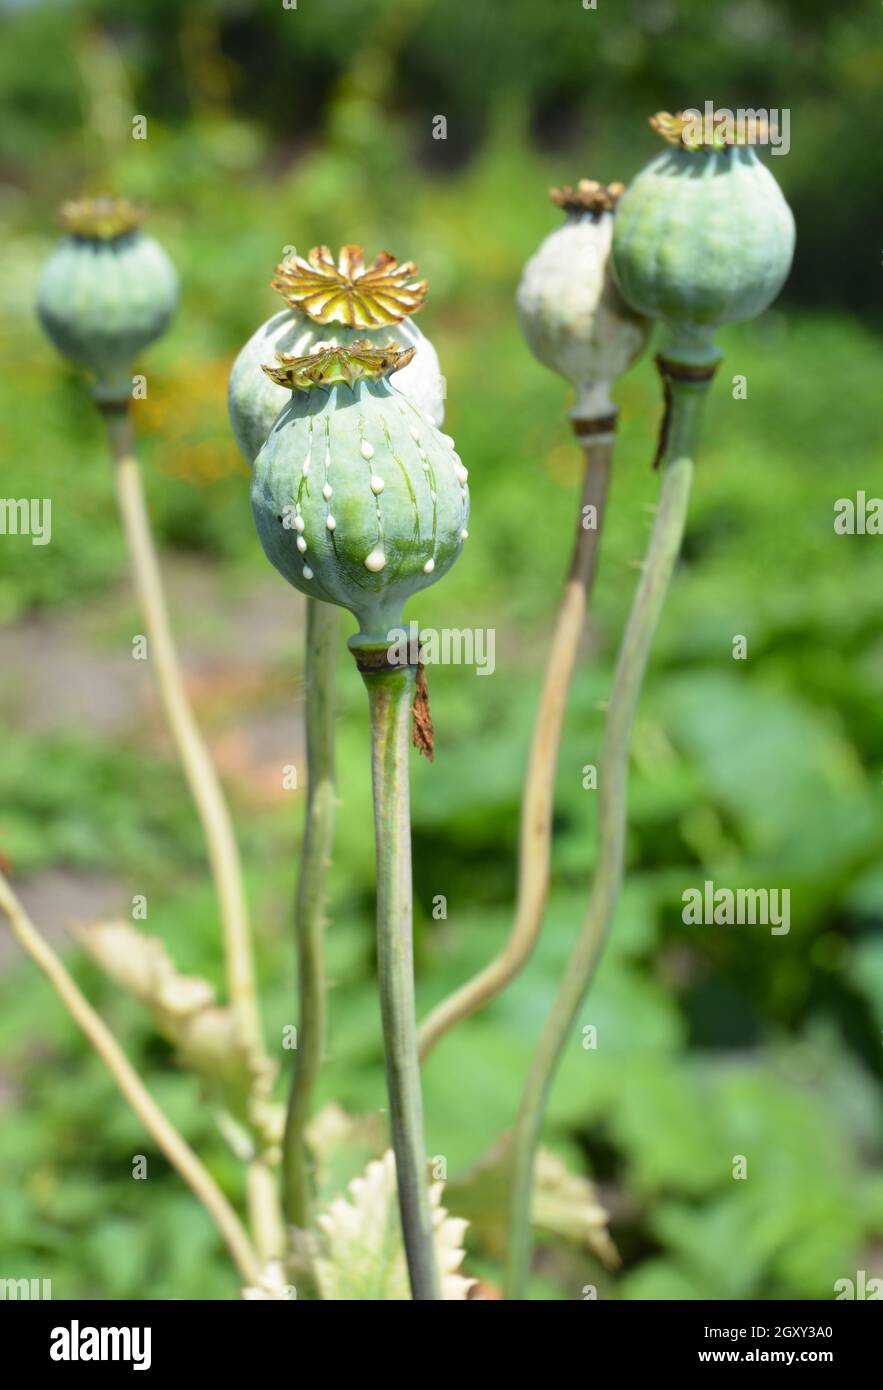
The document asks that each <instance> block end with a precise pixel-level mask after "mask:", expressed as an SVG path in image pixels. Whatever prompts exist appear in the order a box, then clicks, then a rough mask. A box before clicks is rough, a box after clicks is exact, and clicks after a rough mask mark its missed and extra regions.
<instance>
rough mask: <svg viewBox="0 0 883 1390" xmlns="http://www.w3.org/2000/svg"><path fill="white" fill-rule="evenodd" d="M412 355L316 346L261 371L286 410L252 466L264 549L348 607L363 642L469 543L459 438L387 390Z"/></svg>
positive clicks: (313, 589) (289, 573)
mask: <svg viewBox="0 0 883 1390" xmlns="http://www.w3.org/2000/svg"><path fill="white" fill-rule="evenodd" d="M413 352H414V349H413V348H409V349H407V350H406V351H403V352H401V351H398V349H397V347H396V345H395V344H393V345H391V346H390V347H388V348H375V347H373V346H372V345H371V344H370V342H355V343H352V344H350V346H349V347H341V346H328V345H324V344H320V345H319V346H318V347H317V348H316V350H315V351H314V352H312V353H310V354H307V355H305V356H302V357H294V358H291V357H285V356H284V355H280V357H279V365H278V366H276V367H265V368H264V371H265V372H266V374H267V376H268V377H269V378H270V379H271V380H272V381H274V382H275V383H276V384H277V385H279V386H283V387H286V388H287V389H288V392H289V402H288V405H286V406H285V407H284V409H283V410H282V412H281V414H280V415H279V416H278V418H277V420H276V423H275V424H274V425H273V428H272V429H271V431H270V434H269V436H268V438H267V441H266V443H265V444H264V447H263V448H262V449H261V451H260V453H259V454H258V457H257V459H256V460H255V465H254V477H253V480H252V489H251V502H252V511H253V513H254V518H255V524H256V526H257V530H258V535H259V537H260V540H261V544H262V546H263V548H264V552H265V554H266V556H267V558H268V559H269V560H270V562H271V563H272V564H273V565H275V567H276V569H278V570H279V572H280V574H282V575H283V576H284V577H285V578H286V579H287V580H288V582H289V583H290V584H293V585H294V587H295V588H296V589H300V590H301V591H302V592H303V593H305V594H308V595H310V596H311V597H312V598H318V599H324V600H325V601H326V602H328V603H336V604H339V605H340V606H341V607H343V608H348V609H349V610H350V612H351V613H352V614H353V615H354V616H355V617H356V619H357V621H358V622H359V625H360V628H361V636H363V637H364V638H365V639H366V640H379V641H383V640H385V639H386V636H387V634H388V632H389V631H390V629H392V628H395V627H397V626H400V625H401V620H402V606H403V604H404V602H405V600H406V599H407V598H409V597H410V595H411V594H413V593H415V592H417V590H419V589H424V588H426V587H427V586H428V585H430V584H434V583H435V582H436V580H438V579H440V578H441V576H442V575H443V574H444V573H445V572H446V571H447V570H448V569H450V567H451V565H452V564H453V563H454V561H455V560H456V558H457V556H458V555H459V553H460V551H461V549H462V547H463V542H464V541H465V539H466V536H467V531H466V525H467V521H468V518H469V490H468V487H467V485H466V479H467V472H466V469H465V468H464V467H463V464H462V463H461V462H460V459H459V457H458V455H457V453H456V451H455V449H454V441H453V440H452V439H451V438H450V437H449V436H448V435H446V434H442V433H441V431H440V430H439V429H438V428H437V427H436V426H435V425H434V424H432V423H431V422H430V421H429V420H428V419H427V417H426V416H425V415H424V414H423V413H422V412H421V411H420V410H419V409H418V408H417V406H416V405H415V404H414V402H413V401H411V400H409V399H408V398H407V397H406V396H404V395H403V394H402V393H401V392H400V391H397V390H396V389H395V388H394V387H393V386H392V385H391V382H390V377H391V376H392V374H393V373H396V372H400V371H401V369H402V368H403V367H406V366H407V365H408V362H409V361H410V360H411V357H412V355H413Z"/></svg>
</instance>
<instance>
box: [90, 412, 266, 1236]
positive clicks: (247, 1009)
mask: <svg viewBox="0 0 883 1390" xmlns="http://www.w3.org/2000/svg"><path fill="white" fill-rule="evenodd" d="M106 421H107V428H108V435H109V441H110V448H111V454H112V457H113V465H114V482H115V485H116V492H117V500H118V502H119V508H120V514H121V516H122V520H123V526H124V529H125V533H126V539H127V542H128V548H129V559H130V565H131V570H132V578H133V581H134V584H135V589H136V592H137V596H138V602H139V605H140V608H141V613H142V616H143V619H144V623H145V626H146V628H147V638H148V652H149V656H150V662H151V666H152V668H153V670H154V673H155V675H156V681H157V686H158V689H159V696H160V701H161V703H162V707H163V712H164V714H165V718H166V723H167V724H168V727H169V730H170V732H171V735H172V739H173V742H174V745H175V748H176V750H177V753H178V757H179V758H180V760H181V765H182V767H183V769H184V775H185V777H186V778H187V783H188V786H189V788H190V794H191V796H192V797H193V801H194V803H195V805H196V809H197V812H198V814H199V818H200V822H201V824H202V829H203V833H204V835H205V840H206V846H207V849H208V857H209V863H210V866H211V871H212V878H213V881H214V886H215V894H216V897H217V901H218V908H219V912H220V920H221V936H222V941H223V947H224V959H225V966H226V977H227V993H228V997H229V1000H230V1005H231V1008H232V1010H233V1015H234V1018H235V1020H236V1031H237V1040H238V1044H239V1047H240V1048H241V1050H242V1052H243V1055H244V1056H245V1057H246V1058H247V1059H248V1060H249V1062H250V1064H251V1065H252V1067H253V1070H254V1075H255V1078H256V1089H259V1088H260V1087H261V1086H262V1085H264V1086H266V1084H267V1078H268V1076H270V1075H271V1074H272V1066H271V1064H270V1062H269V1061H268V1059H267V1058H266V1055H265V1053H264V1044H263V1037H262V1030H261V1021H260V1014H259V1011H258V998H257V987H256V984H255V971H254V962H253V956H252V943H251V931H250V928H249V922H248V910H247V907H246V901H245V890H244V887H243V881H242V868H241V865H240V860H239V851H238V848H237V845H236V838H235V835H234V833H233V824H232V821H231V819H230V812H229V810H228V808H227V803H226V801H225V799H224V793H223V791H222V789H221V784H220V781H219V779H218V775H217V772H216V770H215V766H214V763H213V762H212V759H211V755H210V754H209V751H208V748H207V747H206V745H205V742H204V740H203V737H202V734H201V733H200V731H199V726H198V724H197V722H196V719H195V717H194V714H193V710H192V708H191V706H190V702H189V700H188V698H187V691H186V688H185V685H184V678H183V675H182V672H181V665H180V661H179V658H178V653H177V650H176V648H175V641H174V637H173V636H172V626H171V623H170V621H169V611H168V604H167V602H166V597H165V592H164V589H163V583H162V575H161V573H160V567H159V560H158V558H157V554H156V547H155V546H154V543H153V536H152V533H151V529H150V519H149V517H148V513H147V504H146V501H145V497H144V487H143V484H142V481H141V470H140V468H139V466H138V459H137V456H136V452H135V440H134V433H133V430H132V422H131V418H130V415H129V411H128V409H122V410H120V409H112V410H109V411H107V412H106ZM254 1161H255V1163H257V1164H261V1165H263V1164H264V1161H265V1160H264V1159H263V1158H262V1157H261V1155H259V1154H256V1155H255V1160H254ZM248 1191H249V1194H250V1197H251V1200H256V1201H258V1202H259V1203H260V1204H261V1206H260V1209H259V1210H252V1212H251V1224H252V1228H253V1229H254V1230H255V1231H256V1232H260V1233H262V1241H263V1243H264V1248H263V1249H262V1251H261V1253H262V1255H264V1256H265V1257H266V1258H268V1259H270V1258H272V1257H273V1256H274V1255H276V1254H279V1253H281V1250H282V1248H283V1244H284V1229H283V1225H282V1220H281V1212H280V1210H279V1200H278V1192H276V1189H275V1185H274V1184H269V1183H267V1182H265V1181H262V1180H260V1177H258V1180H257V1181H255V1182H249V1184H248ZM268 1241H269V1244H268V1243H267V1242H268Z"/></svg>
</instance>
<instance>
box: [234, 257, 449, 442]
mask: <svg viewBox="0 0 883 1390" xmlns="http://www.w3.org/2000/svg"><path fill="white" fill-rule="evenodd" d="M271 283H272V286H273V288H274V289H275V290H276V291H277V293H278V294H280V295H281V296H282V298H283V300H284V301H285V304H286V306H287V307H286V308H285V309H284V310H282V311H281V312H280V313H278V314H274V315H273V317H272V318H270V319H268V320H267V322H266V323H264V324H262V325H261V327H260V328H259V329H258V330H257V331H256V332H255V333H254V334H252V336H251V338H250V339H249V340H248V342H247V343H246V344H245V347H244V348H243V349H242V351H241V352H240V353H239V356H238V357H237V359H236V361H235V362H234V364H233V369H232V371H231V373H230V384H229V390H228V404H229V409H230V421H231V424H232V426H233V433H234V435H235V436H236V442H237V443H238V445H239V447H240V449H241V451H242V454H243V456H244V458H245V460H246V462H247V463H248V464H251V463H252V462H253V461H254V459H255V457H256V456H257V454H258V452H259V451H260V449H261V446H262V445H263V443H264V440H265V439H266V438H267V435H268V434H269V432H270V429H271V427H272V425H273V422H274V421H275V420H276V418H277V416H278V414H279V412H280V410H282V409H283V407H284V406H285V405H286V404H287V401H288V397H287V393H286V391H285V389H284V388H283V387H282V386H281V385H280V383H279V382H278V381H277V380H276V378H275V377H273V375H272V374H269V375H267V374H265V373H264V372H262V371H261V368H262V367H265V366H273V364H274V363H275V362H276V358H277V354H279V353H283V354H285V355H286V356H288V357H303V356H306V355H308V354H309V353H311V352H312V351H313V349H314V348H315V347H316V345H317V344H318V343H320V342H324V343H330V344H332V345H337V346H342V347H346V346H349V345H352V344H353V343H355V342H357V341H362V342H368V343H370V344H371V345H372V346H374V347H380V348H382V347H386V346H388V345H389V344H390V343H391V342H393V341H395V342H396V343H398V344H400V345H401V346H402V347H403V348H416V349H417V352H416V354H413V355H412V358H411V359H409V360H408V362H407V363H403V364H402V365H401V366H400V367H399V368H398V369H397V370H396V371H395V373H394V380H393V382H392V385H393V386H394V388H395V389H396V390H398V391H401V392H402V393H403V394H404V395H406V396H408V397H409V398H410V399H411V400H413V401H414V403H415V404H416V405H417V406H418V408H419V409H420V410H421V411H423V413H424V414H425V415H427V416H428V417H431V418H432V419H433V420H434V421H435V422H436V424H439V425H440V424H441V423H442V421H443V419H444V382H443V380H442V375H441V369H440V367H439V363H438V357H437V356H436V353H435V349H434V348H433V346H432V344H431V343H430V342H429V340H428V339H427V338H426V337H424V335H423V334H422V333H421V332H420V330H419V328H417V326H416V325H415V324H414V323H412V321H411V318H410V317H409V316H410V315H411V314H415V313H417V311H418V310H419V309H421V308H422V307H423V305H424V303H425V301H426V281H425V280H418V279H417V267H416V266H415V265H414V262H413V261H405V262H404V263H402V264H401V265H400V264H399V262H398V261H397V260H396V259H395V257H394V256H392V255H391V254H390V253H389V252H388V251H381V253H380V255H379V256H377V257H376V258H375V260H374V261H372V262H371V263H370V264H366V262H365V255H364V252H363V250H362V248H361V247H360V246H344V247H343V248H342V249H341V252H340V255H339V257H338V259H337V261H335V260H334V257H333V256H332V254H331V252H330V250H329V249H328V247H327V246H315V247H313V249H312V250H311V251H310V252H309V253H308V255H307V256H306V257H302V256H297V255H295V256H290V257H288V258H287V259H286V260H283V261H281V262H280V263H279V265H277V266H276V269H275V271H274V274H273V279H272V282H271Z"/></svg>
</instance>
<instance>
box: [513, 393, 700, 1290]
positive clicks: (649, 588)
mask: <svg viewBox="0 0 883 1390" xmlns="http://www.w3.org/2000/svg"><path fill="white" fill-rule="evenodd" d="M670 385H671V392H672V401H671V418H670V427H669V428H670V434H669V441H670V442H669V446H668V452H667V458H668V462H667V464H666V466H665V472H664V475H663V479H662V487H661V491H660V497H659V505H658V508H657V512H656V518H655V521H654V523H653V529H652V533H651V536H650V542H649V546H648V549H647V555H646V558H645V561H644V565H643V572H642V575H641V580H640V583H639V584H638V589H637V592H636V594H635V598H634V602H633V604H632V609H631V612H630V614H629V618H628V623H627V625H626V630H625V634H624V636H623V640H622V645H621V646H620V649H619V656H618V659H617V663H616V671H615V673H614V677H613V687H612V690H611V696H610V704H609V708H608V714H607V719H606V723H605V728H604V738H603V744H602V749H601V768H600V772H601V781H600V788H599V804H598V860H597V865H596V868H595V878H594V882H593V885H592V891H591V894H590V897H589V905H588V910H587V912H586V916H585V919H584V921H583V925H582V928H581V931H580V935H579V937H578V939H577V943H576V946H575V948H574V950H573V952H572V954H571V957H570V960H569V962H568V965H567V969H566V970H565V972H564V977H563V980H562V983H561V985H560V987H559V990H558V993H557V995H556V997H555V1001H554V1003H553V1005H552V1008H551V1010H550V1011H549V1014H548V1017H547V1019H546V1023H545V1026H544V1028H543V1031H542V1034H541V1035H540V1040H539V1043H538V1045H537V1049H536V1051H535V1053H534V1056H533V1060H532V1062H531V1066H530V1071H529V1073H528V1077H527V1081H526V1083H525V1087H524V1090H523V1092H522V1097H521V1103H520V1106H519V1110H518V1116H517V1119H516V1122H515V1128H514V1132H513V1151H512V1170H511V1184H512V1186H511V1197H510V1202H511V1205H510V1212H509V1238H508V1252H507V1268H506V1278H505V1294H506V1297H507V1298H510V1299H523V1298H524V1297H525V1290H526V1285H527V1278H528V1272H529V1267H530V1255H531V1220H530V1215H531V1194H532V1188H533V1172H534V1164H535V1160H536V1151H537V1147H538V1144H539V1139H540V1134H541V1131H542V1125H543V1118H544V1115H545V1110H546V1104H547V1101H548V1097H549V1092H550V1090H551V1087H552V1083H553V1080H554V1077H555V1072H556V1070H557V1067H558V1063H559V1061H560V1059H561V1054H562V1052H563V1051H564V1047H565V1045H566V1044H567V1041H568V1039H569V1038H570V1036H571V1032H572V1029H573V1025H574V1022H575V1020H576V1018H577V1015H578V1013H579V1010H580V1007H581V1005H582V1003H583V1000H584V998H585V996H586V993H587V991H588V989H589V986H590V984H591V981H592V977H593V975H594V972H595V968H596V966H597V963H598V960H599V958H600V955H601V952H602V949H603V946H604V941H605V939H606V936H607V932H608V930H609V927H610V923H611V921H612V919H613V914H614V911H615V909H616V903H617V899H618V897H619V892H620V888H621V885H622V877H623V867H624V858H625V840H626V830H627V810H628V764H629V746H630V741H631V731H632V723H633V720H634V715H635V709H636V706H637V703H638V697H639V695H640V692H641V684H642V681H643V678H644V672H645V670H646V667H647V661H648V658H649V655H650V648H651V645H652V642H653V637H654V634H655V632H656V628H657V625H658V623H659V619H660V616H661V613H662V608H663V604H664V602H665V596H666V593H667V590H668V586H669V582H670V580H671V576H672V573H673V571H674V567H675V563H676V561H677V557H678V552H679V551H680V547H681V541H682V539H683V534H684V526H685V524H686V519H687V507H688V502H689V496H690V484H691V481H692V477H693V454H694V452H695V449H696V445H697V443H698V436H699V425H700V420H701V414H702V404H703V401H704V398H705V394H706V391H707V387H708V383H707V382H703V383H701V384H696V383H687V382H681V381H673V382H671V383H670Z"/></svg>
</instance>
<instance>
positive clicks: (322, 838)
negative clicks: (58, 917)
mask: <svg viewBox="0 0 883 1390" xmlns="http://www.w3.org/2000/svg"><path fill="white" fill-rule="evenodd" d="M337 628H338V610H337V608H335V607H334V605H333V604H330V603H322V602H321V601H320V600H319V599H313V598H308V599H307V638H306V659H305V663H304V672H305V683H306V726H307V814H306V824H305V827H304V836H303V841H302V843H301V855H300V876H299V879H298V887H297V899H296V902H295V909H294V931H295V946H296V950H297V988H298V1006H299V1007H298V1031H297V1051H296V1053H295V1064H294V1072H293V1075H292V1080H291V1090H290V1092H289V1097H288V1113H287V1115H286V1119H285V1138H284V1142H283V1150H282V1168H283V1178H284V1184H285V1187H284V1200H285V1216H286V1219H287V1220H288V1221H289V1222H290V1223H291V1225H293V1226H298V1227H300V1228H302V1229H304V1228H306V1226H307V1225H308V1223H309V1216H310V1205H311V1197H312V1194H311V1174H310V1167H309V1160H308V1155H307V1148H306V1140H305V1131H306V1127H307V1124H308V1123H309V1119H310V1113H311V1110H312V1103H313V1094H314V1091H315V1088H316V1081H317V1079H318V1076H319V1068H320V1067H321V1065H322V1056H323V1052H324V1048H325V988H326V984H325V949H324V928H325V923H324V908H325V879H326V875H327V871H328V866H329V863H330V859H331V845H332V841H333V837H334V664H335V656H336V649H337V643H336V638H337Z"/></svg>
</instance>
